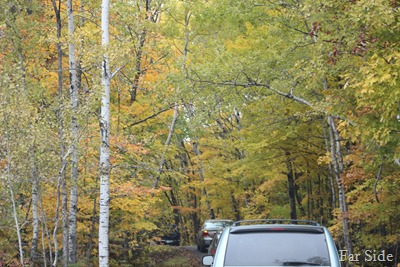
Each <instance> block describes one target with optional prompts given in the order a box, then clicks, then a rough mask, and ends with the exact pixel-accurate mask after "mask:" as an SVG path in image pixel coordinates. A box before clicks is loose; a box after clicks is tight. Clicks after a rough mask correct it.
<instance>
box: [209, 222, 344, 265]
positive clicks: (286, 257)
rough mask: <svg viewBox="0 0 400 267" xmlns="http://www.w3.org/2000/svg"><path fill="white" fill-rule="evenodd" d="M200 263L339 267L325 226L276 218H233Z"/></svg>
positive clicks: (333, 244)
mask: <svg viewBox="0 0 400 267" xmlns="http://www.w3.org/2000/svg"><path fill="white" fill-rule="evenodd" d="M203 265H205V266H212V267H231V266H246V267H254V266H258V267H272V266H306V267H312V266H326V267H328V266H329V267H340V261H339V256H338V253H337V249H336V246H335V243H334V241H333V239H332V236H331V235H330V233H329V231H328V229H327V228H325V227H323V226H320V225H319V224H318V223H316V222H311V221H300V220H284V219H279V220H254V221H238V222H235V223H234V224H233V225H232V226H231V227H228V228H226V229H225V230H224V231H223V232H222V234H221V237H220V240H219V244H218V247H217V251H216V253H215V256H214V257H213V256H209V255H208V256H204V257H203Z"/></svg>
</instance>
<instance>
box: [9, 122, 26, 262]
mask: <svg viewBox="0 0 400 267" xmlns="http://www.w3.org/2000/svg"><path fill="white" fill-rule="evenodd" d="M5 127H6V157H7V186H8V189H9V191H10V198H11V203H12V208H13V217H14V223H15V228H16V231H17V237H18V251H19V261H20V264H21V266H24V249H23V247H22V236H21V228H20V226H19V220H18V211H17V204H16V203H15V194H14V189H13V185H12V177H11V175H12V174H11V160H12V159H11V150H10V135H9V129H8V117H7V115H5Z"/></svg>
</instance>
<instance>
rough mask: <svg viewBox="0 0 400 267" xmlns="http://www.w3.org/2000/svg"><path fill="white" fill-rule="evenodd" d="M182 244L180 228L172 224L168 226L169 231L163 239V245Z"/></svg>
mask: <svg viewBox="0 0 400 267" xmlns="http://www.w3.org/2000/svg"><path fill="white" fill-rule="evenodd" d="M180 242H181V234H180V232H179V228H178V226H176V225H175V224H171V225H169V226H168V229H167V231H166V232H165V234H164V235H163V236H162V237H161V244H164V245H171V246H179V244H180Z"/></svg>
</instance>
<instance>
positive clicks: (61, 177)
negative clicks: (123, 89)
mask: <svg viewBox="0 0 400 267" xmlns="http://www.w3.org/2000/svg"><path fill="white" fill-rule="evenodd" d="M52 4H53V10H54V14H55V17H56V25H57V39H58V42H57V76H58V110H57V123H58V138H59V140H60V165H61V167H60V171H59V176H58V182H57V205H56V215H55V223H54V225H55V226H54V230H53V242H54V261H53V266H54V267H55V266H57V264H58V253H59V252H58V241H57V232H58V223H59V206H60V200H61V207H62V218H63V219H62V222H63V226H62V230H63V231H62V237H63V238H62V240H63V241H62V247H63V248H62V249H63V253H62V266H63V267H66V266H67V263H68V258H67V256H68V224H67V220H66V216H67V199H66V194H62V197H61V192H64V193H65V192H66V185H65V168H66V165H67V162H66V157H65V155H64V154H65V145H64V143H65V142H64V121H63V69H62V67H63V66H62V64H63V63H62V43H61V30H62V26H61V11H60V8H61V1H59V2H58V4H57V3H56V0H52Z"/></svg>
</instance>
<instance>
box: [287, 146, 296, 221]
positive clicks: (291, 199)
mask: <svg viewBox="0 0 400 267" xmlns="http://www.w3.org/2000/svg"><path fill="white" fill-rule="evenodd" d="M286 167H287V173H286V176H287V180H288V196H289V206H290V219H292V220H296V219H297V212H296V198H295V182H294V175H293V166H292V160H291V158H290V152H287V153H286Z"/></svg>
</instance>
